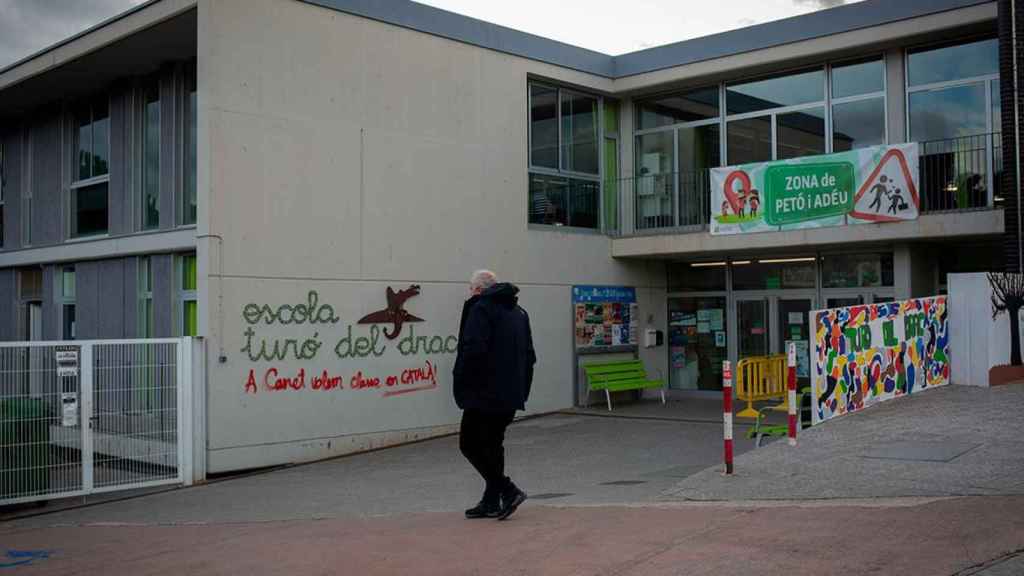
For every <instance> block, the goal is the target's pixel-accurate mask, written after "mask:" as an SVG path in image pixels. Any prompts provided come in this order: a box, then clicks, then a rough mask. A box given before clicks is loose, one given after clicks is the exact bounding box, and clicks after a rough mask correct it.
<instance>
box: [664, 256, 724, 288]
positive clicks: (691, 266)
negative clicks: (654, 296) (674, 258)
mask: <svg viewBox="0 0 1024 576" xmlns="http://www.w3.org/2000/svg"><path fill="white" fill-rule="evenodd" d="M725 270H726V263H725V262H724V261H723V262H691V263H687V264H673V265H670V266H669V267H668V291H669V292H724V291H725V289H726V279H725Z"/></svg>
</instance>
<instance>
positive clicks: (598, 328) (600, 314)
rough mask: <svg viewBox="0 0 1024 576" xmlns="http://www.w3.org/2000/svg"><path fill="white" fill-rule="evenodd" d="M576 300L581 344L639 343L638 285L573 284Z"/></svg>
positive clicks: (594, 346)
mask: <svg viewBox="0 0 1024 576" xmlns="http://www.w3.org/2000/svg"><path fill="white" fill-rule="evenodd" d="M572 301H573V308H574V311H573V312H574V318H575V323H574V326H573V328H574V330H575V334H576V347H577V348H606V347H610V346H636V345H637V324H638V323H639V317H638V312H637V305H636V289H635V288H632V287H629V286H573V288H572Z"/></svg>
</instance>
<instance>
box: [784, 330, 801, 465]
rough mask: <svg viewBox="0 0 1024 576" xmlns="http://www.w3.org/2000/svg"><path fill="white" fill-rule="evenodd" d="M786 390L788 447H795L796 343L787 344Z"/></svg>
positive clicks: (796, 408) (796, 407)
mask: <svg viewBox="0 0 1024 576" xmlns="http://www.w3.org/2000/svg"><path fill="white" fill-rule="evenodd" d="M786 368H787V369H786V388H787V389H788V400H789V401H788V402H787V404H789V445H790V446H796V429H797V420H796V418H797V410H798V409H799V407H798V406H797V405H796V342H790V343H789V350H788V351H787V354H786Z"/></svg>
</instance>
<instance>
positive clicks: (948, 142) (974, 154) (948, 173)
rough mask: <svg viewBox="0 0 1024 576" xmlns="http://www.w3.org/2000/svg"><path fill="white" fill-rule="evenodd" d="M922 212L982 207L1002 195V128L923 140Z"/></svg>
mask: <svg viewBox="0 0 1024 576" xmlns="http://www.w3.org/2000/svg"><path fill="white" fill-rule="evenodd" d="M918 154H919V157H918V169H919V170H920V176H919V178H920V179H919V185H920V196H921V212H953V211H963V210H980V209H985V208H989V207H991V206H992V205H993V199H996V198H999V189H1000V183H999V180H1000V176H1001V174H1002V165H1003V157H1002V147H1001V135H1000V133H999V132H995V133H991V134H978V135H974V136H963V137H961V138H949V139H945V140H930V141H926V142H920V143H919V147H918Z"/></svg>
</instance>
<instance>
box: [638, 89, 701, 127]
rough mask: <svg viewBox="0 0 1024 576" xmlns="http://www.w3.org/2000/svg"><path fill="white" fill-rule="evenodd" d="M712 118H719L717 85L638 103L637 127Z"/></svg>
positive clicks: (667, 124) (668, 124)
mask: <svg viewBox="0 0 1024 576" xmlns="http://www.w3.org/2000/svg"><path fill="white" fill-rule="evenodd" d="M712 118H718V87H717V86H712V87H709V88H701V89H699V90H692V91H690V92H684V93H681V94H672V95H668V96H663V97H661V98H656V99H654V100H649V101H646V102H639V103H638V104H637V127H638V128H639V129H640V130H649V129H651V128H659V127H662V126H671V125H673V124H682V123H685V122H696V121H699V120H709V119H712Z"/></svg>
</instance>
